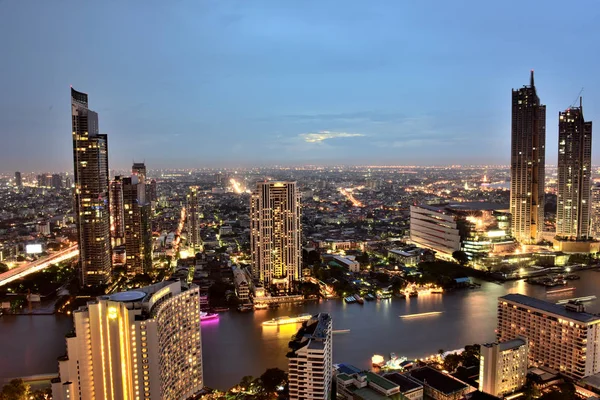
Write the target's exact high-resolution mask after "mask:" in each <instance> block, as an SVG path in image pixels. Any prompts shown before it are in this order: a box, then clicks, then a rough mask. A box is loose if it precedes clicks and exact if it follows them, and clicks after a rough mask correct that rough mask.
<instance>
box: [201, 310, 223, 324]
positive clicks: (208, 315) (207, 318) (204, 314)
mask: <svg viewBox="0 0 600 400" xmlns="http://www.w3.org/2000/svg"><path fill="white" fill-rule="evenodd" d="M215 319H219V314H217V313H207V312H204V311H200V322H204V321H212V320H215Z"/></svg>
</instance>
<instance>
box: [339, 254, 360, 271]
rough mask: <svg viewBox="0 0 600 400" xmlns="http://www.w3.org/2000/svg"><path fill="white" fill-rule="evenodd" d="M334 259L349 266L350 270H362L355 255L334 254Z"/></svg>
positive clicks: (343, 265) (346, 266) (344, 265)
mask: <svg viewBox="0 0 600 400" xmlns="http://www.w3.org/2000/svg"><path fill="white" fill-rule="evenodd" d="M333 261H334V262H336V263H337V264H340V265H341V266H342V267H344V268H347V269H348V271H350V272H360V263H359V262H358V261H356V260H355V259H354V257H352V258H350V257H342V256H333Z"/></svg>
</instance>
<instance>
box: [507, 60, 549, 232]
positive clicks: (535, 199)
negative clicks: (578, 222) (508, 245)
mask: <svg viewBox="0 0 600 400" xmlns="http://www.w3.org/2000/svg"><path fill="white" fill-rule="evenodd" d="M511 132H512V133H511V159H510V162H511V164H510V213H511V214H512V234H513V236H514V237H515V239H517V241H519V242H520V243H524V244H533V243H537V242H539V241H540V239H541V236H542V231H543V228H544V179H545V171H544V168H545V166H546V106H545V105H542V104H540V99H539V97H538V96H537V93H536V89H535V85H534V82H533V71H531V81H530V85H529V86H524V87H522V88H521V89H517V90H514V89H513V91H512V129H511Z"/></svg>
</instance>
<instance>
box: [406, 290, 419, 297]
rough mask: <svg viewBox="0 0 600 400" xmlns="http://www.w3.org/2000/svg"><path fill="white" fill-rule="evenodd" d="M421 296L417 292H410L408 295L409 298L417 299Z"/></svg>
mask: <svg viewBox="0 0 600 400" xmlns="http://www.w3.org/2000/svg"><path fill="white" fill-rule="evenodd" d="M417 296H419V292H417V291H416V290H413V291H412V292H410V293H409V294H408V297H417Z"/></svg>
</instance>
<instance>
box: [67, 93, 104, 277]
mask: <svg viewBox="0 0 600 400" xmlns="http://www.w3.org/2000/svg"><path fill="white" fill-rule="evenodd" d="M71 117H72V124H73V169H74V183H75V214H76V222H77V232H78V239H77V243H78V244H79V278H80V279H79V280H80V284H81V285H82V286H94V285H102V284H106V283H108V282H110V279H111V269H112V250H111V243H110V211H109V195H108V138H107V136H106V135H102V134H100V131H99V129H98V114H97V113H95V112H94V111H91V110H90V109H89V108H88V95H87V94H86V93H81V92H78V91H76V90H74V89H73V88H71Z"/></svg>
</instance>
